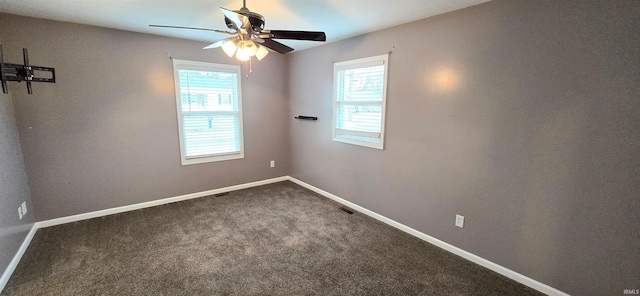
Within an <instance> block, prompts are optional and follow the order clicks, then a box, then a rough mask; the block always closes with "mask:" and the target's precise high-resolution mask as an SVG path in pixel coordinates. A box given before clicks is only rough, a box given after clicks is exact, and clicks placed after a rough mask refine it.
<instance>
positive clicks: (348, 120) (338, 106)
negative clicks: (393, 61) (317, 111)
mask: <svg viewBox="0 0 640 296" xmlns="http://www.w3.org/2000/svg"><path fill="white" fill-rule="evenodd" d="M388 61H389V57H388V55H381V56H374V57H369V58H364V59H358V60H351V61H346V62H340V63H335V64H334V68H333V69H334V71H333V76H334V94H333V95H334V100H333V104H334V106H333V140H334V141H338V142H344V143H349V144H354V145H361V146H366V147H371V148H377V149H383V148H384V121H385V105H386V97H387V95H386V92H387V66H388Z"/></svg>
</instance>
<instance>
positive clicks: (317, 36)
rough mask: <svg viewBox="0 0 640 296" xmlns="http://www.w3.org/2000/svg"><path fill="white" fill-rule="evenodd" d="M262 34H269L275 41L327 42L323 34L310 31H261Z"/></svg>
mask: <svg viewBox="0 0 640 296" xmlns="http://www.w3.org/2000/svg"><path fill="white" fill-rule="evenodd" d="M262 33H270V34H272V35H273V37H272V38H275V39H295V40H309V41H323V42H324V41H327V35H325V34H324V32H312V31H284V30H269V31H265V30H263V31H262Z"/></svg>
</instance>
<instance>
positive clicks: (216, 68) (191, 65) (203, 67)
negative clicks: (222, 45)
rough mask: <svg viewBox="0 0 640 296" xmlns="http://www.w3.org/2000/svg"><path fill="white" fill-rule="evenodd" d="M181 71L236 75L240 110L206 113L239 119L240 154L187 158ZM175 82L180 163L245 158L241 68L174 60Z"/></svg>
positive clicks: (190, 163)
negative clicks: (233, 116)
mask: <svg viewBox="0 0 640 296" xmlns="http://www.w3.org/2000/svg"><path fill="white" fill-rule="evenodd" d="M179 70H196V71H198V70H199V71H205V72H225V73H235V74H236V77H237V83H238V85H237V88H238V110H237V112H236V111H207V112H202V113H203V114H204V113H212V114H233V115H236V116H237V117H238V125H239V126H238V128H239V140H240V151H239V152H231V153H224V154H213V155H205V156H201V157H189V158H188V157H187V155H186V150H185V149H186V146H185V145H186V143H185V138H184V137H185V132H184V113H183V111H182V102H181V94H180V73H179ZM173 77H174V78H173V80H174V87H175V96H176V101H175V102H176V114H177V120H178V138H179V140H180V163H181V164H182V165H183V166H184V165H192V164H199V163H208V162H217V161H225V160H233V159H242V158H244V131H243V119H242V109H243V108H242V87H241V80H242V79H241V77H242V73H241V68H240V66H238V65H226V64H216V63H209V62H198V61H190V60H178V59H173Z"/></svg>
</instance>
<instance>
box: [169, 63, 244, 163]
mask: <svg viewBox="0 0 640 296" xmlns="http://www.w3.org/2000/svg"><path fill="white" fill-rule="evenodd" d="M173 73H174V79H175V84H176V106H177V110H178V131H179V136H180V155H181V160H182V165H188V164H196V163H203V162H212V161H222V160H229V159H238V158H243V157H244V147H243V138H242V95H241V91H240V89H241V88H240V80H241V79H240V77H241V74H240V67H239V66H233V65H220V64H212V63H203V62H193V61H182V60H175V59H174V60H173Z"/></svg>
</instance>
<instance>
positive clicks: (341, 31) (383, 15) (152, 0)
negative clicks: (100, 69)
mask: <svg viewBox="0 0 640 296" xmlns="http://www.w3.org/2000/svg"><path fill="white" fill-rule="evenodd" d="M487 1H489V0H351V1H346V0H247V8H249V9H250V10H251V11H253V12H257V13H260V14H262V15H263V16H264V17H265V19H266V24H265V29H271V30H306V31H324V32H325V33H326V34H327V42H332V41H337V40H341V39H345V38H348V37H352V36H356V35H360V34H364V33H368V32H372V31H376V30H379V29H382V28H387V27H391V26H395V25H399V24H403V23H407V22H411V21H414V20H419V19H422V18H426V17H429V16H433V15H437V14H442V13H445V12H449V11H453V10H457V9H461V8H464V7H468V6H472V5H476V4H480V3H483V2H487ZM219 7H225V8H228V9H231V10H237V9H239V8H240V7H242V0H182V1H181V0H47V1H43V0H0V12H4V13H10V14H17V15H24V16H31V17H38V18H45V19H52V20H59V21H67V22H73V23H79V24H87V25H94V26H100V27H107V28H115V29H121V30H127V31H134V32H142V33H150V34H157V35H164V36H170V37H178V38H185V39H192V40H199V41H207V42H213V41H217V40H220V39H222V38H223V37H224V35H221V34H218V33H214V32H207V31H197V30H181V29H168V28H151V27H149V25H150V24H160V25H172V26H187V27H201V28H210V29H218V30H227V28H226V26H225V24H224V17H223V15H222V12H220V9H218V8H219ZM278 41H280V42H282V43H284V44H286V45H289V46H291V47H293V48H295V49H296V50H301V49H306V48H310V47H313V46H317V45H321V44H322V42H312V41H293V40H278Z"/></svg>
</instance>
